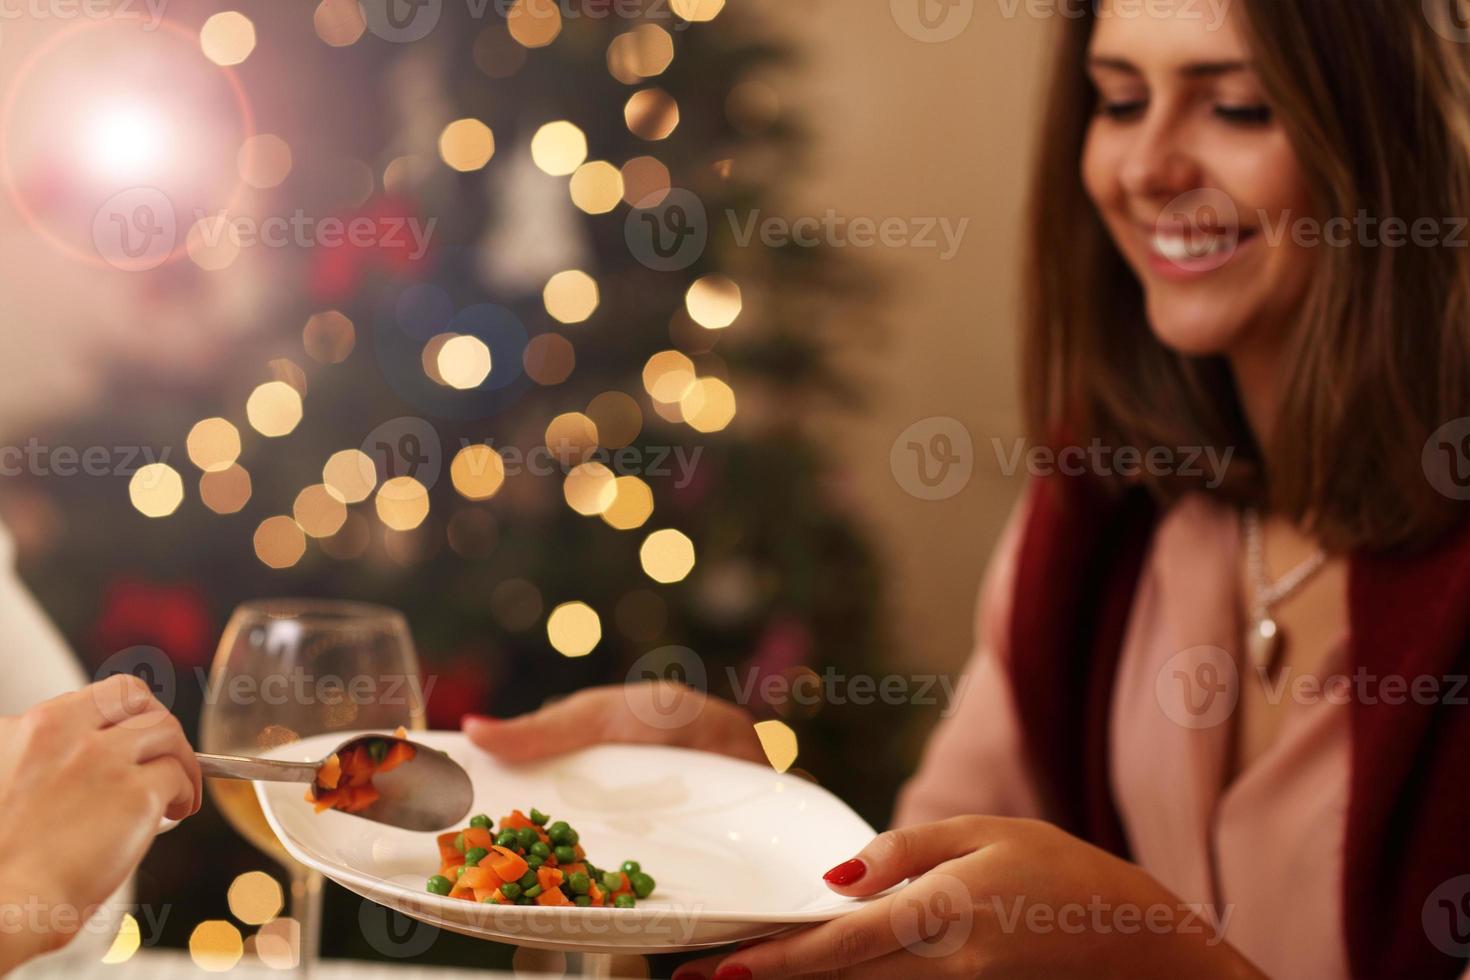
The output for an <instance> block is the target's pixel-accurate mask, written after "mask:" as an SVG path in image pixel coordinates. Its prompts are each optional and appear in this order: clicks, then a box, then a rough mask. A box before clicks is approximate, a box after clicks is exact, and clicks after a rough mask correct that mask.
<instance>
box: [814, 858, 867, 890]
mask: <svg viewBox="0 0 1470 980" xmlns="http://www.w3.org/2000/svg"><path fill="white" fill-rule="evenodd" d="M867 873H868V867H867V865H865V864H863V862H862V861H860V860H859V859H858V858H853V859H852V860H851V861H843V862H842V863H841V864H839V865H838V866H837V867H835V868H833V869H832V870H831V871H828V872H827V873H826V874H824V875H822V880H823V881H830V882H831V883H832V884H834V885H850V884H852V883H853V882H854V881H857V880H858V879H859V878H861V877H862V876H863V875H865V874H867Z"/></svg>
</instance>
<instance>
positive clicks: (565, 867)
mask: <svg viewBox="0 0 1470 980" xmlns="http://www.w3.org/2000/svg"><path fill="white" fill-rule="evenodd" d="M557 868H558V869H560V871H561V872H562V874H564V875H566V876H567V877H568V878H570V877H571V876H572V875H574V874H577V873H578V872H580V873H582V874H586V873H587V865H586V863H585V862H583V861H573V862H572V863H571V864H558V865H557Z"/></svg>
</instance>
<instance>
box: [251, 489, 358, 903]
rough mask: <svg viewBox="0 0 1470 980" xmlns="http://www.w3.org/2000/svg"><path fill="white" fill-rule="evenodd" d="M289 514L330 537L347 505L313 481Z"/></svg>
mask: <svg viewBox="0 0 1470 980" xmlns="http://www.w3.org/2000/svg"><path fill="white" fill-rule="evenodd" d="M291 515H292V516H293V517H295V518H296V523H297V524H299V525H300V526H301V530H303V531H305V532H306V533H307V534H308V535H310V536H311V537H313V538H330V537H331V536H332V535H334V534H336V533H337V532H338V531H340V530H341V529H342V525H343V524H345V523H346V522H347V505H346V504H344V503H343V502H342V501H341V500H340V499H339V498H338V497H337V496H336V495H335V494H334V493H332V491H330V490H328V489H327V488H326V487H325V486H324V485H323V484H320V483H313V484H312V485H311V486H309V487H306V488H305V489H303V490H302V491H301V492H300V493H298V494H297V495H296V502H295V503H294V504H292V506H291ZM237 918H238V916H237Z"/></svg>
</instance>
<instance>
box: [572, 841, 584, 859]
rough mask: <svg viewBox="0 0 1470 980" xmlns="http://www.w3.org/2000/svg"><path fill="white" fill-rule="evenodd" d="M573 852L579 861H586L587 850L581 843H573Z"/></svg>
mask: <svg viewBox="0 0 1470 980" xmlns="http://www.w3.org/2000/svg"><path fill="white" fill-rule="evenodd" d="M572 853H573V854H575V855H577V860H578V861H585V860H586V859H587V852H586V851H584V850H583V849H582V845H581V844H573V845H572Z"/></svg>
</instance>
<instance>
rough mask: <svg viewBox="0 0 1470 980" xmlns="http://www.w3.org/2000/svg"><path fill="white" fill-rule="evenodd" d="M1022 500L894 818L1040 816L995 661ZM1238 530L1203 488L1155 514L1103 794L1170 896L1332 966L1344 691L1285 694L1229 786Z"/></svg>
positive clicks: (1343, 782) (1258, 947)
mask: <svg viewBox="0 0 1470 980" xmlns="http://www.w3.org/2000/svg"><path fill="white" fill-rule="evenodd" d="M1021 510H1022V508H1018V512H1017V513H1015V514H1013V515H1012V517H1011V520H1010V523H1009V524H1008V526H1007V528H1006V531H1005V533H1004V535H1003V536H1002V538H1001V541H1000V544H999V546H998V548H997V551H996V554H995V556H994V558H993V559H992V561H991V565H990V569H989V571H988V572H987V574H986V580H985V584H984V586H983V587H982V589H981V598H980V603H979V616H978V619H979V622H978V625H977V630H976V635H977V640H978V642H977V644H976V646H977V649H976V651H975V653H974V655H973V657H972V658H971V660H970V663H969V665H968V666H967V668H966V674H967V678H966V681H965V683H964V685H963V686H961V687H959V688H958V691H957V696H956V703H955V704H954V705H952V706H951V709H950V711H949V712H948V714H947V716H946V717H945V719H944V720H943V721H942V722H941V723H940V726H939V728H938V729H937V731H936V732H935V734H934V737H933V738H932V739H931V740H930V743H929V746H928V748H927V750H926V752H925V755H924V759H923V762H922V764H921V766H920V768H919V771H918V773H917V774H916V775H915V776H914V777H913V778H912V779H911V780H910V781H909V782H908V784H907V785H906V786H905V787H904V790H903V792H902V794H901V796H900V798H899V804H898V810H897V813H896V815H895V824H898V825H903V824H912V823H920V822H926V821H931V820H937V819H942V818H944V817H947V816H953V815H956V814H962V813H988V814H996V815H1003V816H1022V817H1039V816H1043V814H1042V813H1041V808H1040V804H1039V801H1038V799H1037V796H1036V792H1035V788H1034V786H1033V784H1032V781H1031V777H1030V775H1029V774H1028V772H1027V771H1026V768H1025V763H1024V760H1023V758H1022V752H1021V745H1020V737H1019V732H1018V730H1017V724H1016V718H1015V710H1014V708H1013V706H1012V702H1011V693H1010V689H1009V680H1008V678H1007V677H1006V670H1007V669H1008V664H1009V662H1010V651H1009V649H1008V635H1007V628H1008V623H1009V618H1010V617H1009V611H1010V605H1011V593H1012V590H1013V583H1014V579H1015V566H1016V559H1017V551H1018V549H1019V545H1020V536H1021V529H1022V527H1023V526H1024V524H1025V515H1024V513H1021V512H1020V511H1021ZM1239 541H1240V529H1239V521H1238V518H1237V516H1236V513H1235V511H1234V510H1232V509H1228V508H1224V507H1221V506H1220V505H1218V504H1215V503H1214V502H1212V501H1210V500H1209V499H1207V498H1206V497H1204V496H1202V495H1201V496H1195V497H1190V498H1186V499H1185V500H1182V501H1180V502H1179V503H1178V504H1176V505H1175V506H1174V507H1172V508H1171V509H1170V510H1169V512H1168V513H1167V514H1165V515H1164V518H1163V520H1162V522H1161V523H1160V526H1159V529H1158V533H1157V536H1156V537H1155V539H1154V541H1153V544H1152V550H1151V552H1150V554H1149V556H1148V560H1147V563H1146V565H1145V568H1144V572H1143V575H1142V578H1141V580H1140V583H1139V589H1138V592H1137V595H1136V598H1135V599H1134V605H1133V609H1132V612H1131V614H1130V618H1129V623H1128V629H1127V633H1126V636H1125V639H1124V642H1123V650H1122V656H1121V659H1120V662H1119V667H1118V677H1117V683H1116V686H1115V688H1114V692H1113V708H1112V721H1111V724H1112V758H1111V780H1112V787H1113V796H1114V799H1115V800H1116V802H1117V805H1118V809H1119V814H1120V816H1121V818H1122V821H1123V826H1124V829H1125V831H1126V833H1127V835H1128V840H1129V843H1130V845H1131V847H1132V851H1133V856H1134V860H1135V861H1136V862H1137V863H1138V864H1139V865H1140V866H1141V867H1142V868H1143V869H1144V870H1146V871H1147V872H1149V873H1150V874H1151V875H1153V877H1154V878H1155V879H1157V880H1158V881H1159V882H1160V883H1161V884H1162V885H1164V886H1165V887H1166V888H1168V889H1170V890H1171V891H1173V892H1174V893H1175V894H1176V895H1178V896H1179V897H1180V899H1181V900H1182V901H1184V902H1187V903H1191V904H1196V903H1197V904H1199V905H1201V906H1205V907H1209V908H1213V910H1214V913H1215V918H1214V920H1213V922H1214V923H1217V924H1218V925H1219V927H1220V928H1221V929H1222V930H1223V933H1224V938H1225V940H1226V941H1227V942H1229V943H1230V944H1231V945H1233V946H1234V947H1235V948H1236V949H1237V950H1239V951H1240V952H1241V953H1243V954H1244V955H1245V956H1247V957H1248V958H1250V959H1251V960H1252V961H1253V962H1254V963H1255V964H1256V966H1257V967H1258V968H1260V969H1261V970H1263V971H1264V972H1265V973H1266V974H1267V975H1268V976H1271V977H1280V978H1287V977H1290V978H1304V980H1305V978H1318V977H1320V978H1343V977H1347V976H1348V966H1347V948H1346V944H1345V942H1344V937H1343V934H1342V916H1341V905H1342V897H1341V885H1340V880H1339V879H1340V877H1341V874H1342V848H1343V840H1344V834H1345V830H1346V809H1347V795H1348V774H1349V748H1350V735H1349V728H1348V716H1347V710H1348V709H1347V707H1346V705H1345V704H1344V703H1343V700H1344V699H1343V698H1341V697H1327V696H1322V697H1310V698H1301V699H1298V700H1295V701H1292V702H1290V703H1287V704H1286V705H1284V708H1283V710H1284V711H1285V712H1286V715H1285V717H1284V718H1283V722H1282V726H1281V729H1280V732H1279V734H1278V736H1277V738H1276V740H1275V742H1274V743H1273V744H1272V745H1271V746H1270V747H1269V748H1268V749H1266V750H1265V752H1264V753H1262V754H1261V755H1260V756H1259V757H1258V758H1257V759H1256V760H1255V761H1254V762H1252V763H1251V764H1250V765H1249V766H1248V767H1247V768H1246V769H1245V770H1243V771H1242V772H1241V773H1240V774H1239V775H1238V776H1237V777H1236V778H1235V780H1234V781H1233V782H1231V783H1230V784H1229V785H1226V769H1225V767H1226V759H1227V751H1228V749H1229V745H1230V739H1231V735H1232V726H1231V725H1230V724H1229V716H1230V711H1231V706H1232V704H1233V699H1232V698H1231V696H1230V693H1229V691H1230V690H1231V689H1230V686H1229V684H1228V680H1229V679H1230V677H1231V675H1232V673H1233V672H1238V673H1234V676H1235V677H1239V678H1240V679H1241V681H1242V682H1244V683H1250V684H1254V683H1259V682H1258V681H1257V679H1256V677H1255V675H1254V673H1253V672H1252V673H1249V674H1248V673H1247V672H1246V670H1247V669H1246V667H1245V666H1244V661H1243V659H1242V658H1243V656H1244V654H1243V651H1242V649H1241V647H1242V642H1241V639H1240V637H1241V635H1242V629H1243V626H1242V623H1241V621H1240V617H1239V612H1238V610H1239V608H1240V606H1241V603H1240V596H1239V586H1238V580H1237V578H1236V573H1237V569H1238V567H1239V565H1238V561H1239V551H1238V548H1239ZM1344 640H1345V638H1344ZM1345 662H1346V643H1345V642H1342V643H1339V644H1337V648H1336V652H1335V653H1334V654H1333V655H1332V657H1331V658H1329V663H1328V664H1326V665H1325V667H1324V672H1325V673H1326V674H1328V675H1336V674H1341V673H1343V672H1344V667H1343V665H1344V664H1345ZM1319 676H1321V675H1319ZM1211 688H1213V689H1215V692H1214V694H1213V695H1212V694H1211V691H1210V689H1211ZM1222 691H1224V692H1226V693H1220V692H1222ZM1212 697H1214V698H1215V700H1212ZM957 773H958V774H964V776H965V777H966V778H964V779H956V778H955V775H956V774H957ZM1467 977H1470V974H1467Z"/></svg>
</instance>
